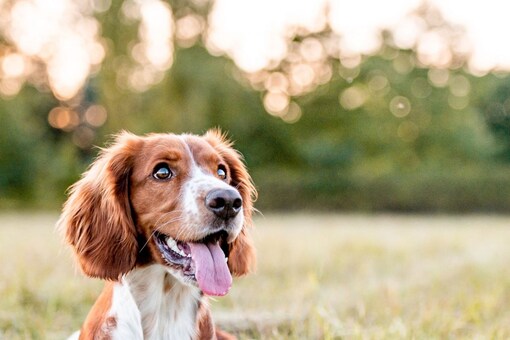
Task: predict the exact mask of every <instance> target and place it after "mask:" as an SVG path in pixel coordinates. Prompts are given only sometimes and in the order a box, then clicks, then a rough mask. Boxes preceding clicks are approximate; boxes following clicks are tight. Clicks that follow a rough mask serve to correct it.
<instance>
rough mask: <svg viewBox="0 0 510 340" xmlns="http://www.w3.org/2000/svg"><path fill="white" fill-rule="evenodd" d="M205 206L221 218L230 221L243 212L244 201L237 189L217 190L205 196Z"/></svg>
mask: <svg viewBox="0 0 510 340" xmlns="http://www.w3.org/2000/svg"><path fill="white" fill-rule="evenodd" d="M205 206H206V207H207V209H209V210H211V211H212V212H214V214H215V215H216V216H218V217H219V218H222V219H224V220H228V219H229V218H233V217H235V216H236V215H237V214H238V213H239V211H241V207H242V206H243V200H242V198H241V195H239V192H238V191H237V190H235V189H215V190H211V191H209V193H208V194H207V195H206V196H205Z"/></svg>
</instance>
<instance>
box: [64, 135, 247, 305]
mask: <svg viewBox="0 0 510 340" xmlns="http://www.w3.org/2000/svg"><path fill="white" fill-rule="evenodd" d="M254 195H255V190H254V187H253V185H252V183H251V179H250V177H249V175H248V173H247V171H246V169H245V167H244V165H243V163H242V161H241V160H240V157H239V154H238V153H237V152H236V151H234V150H233V149H232V148H231V146H230V143H228V142H227V141H226V140H225V139H224V138H223V137H222V136H221V135H220V134H219V133H217V132H215V131H212V132H208V133H207V134H205V135H204V136H200V137H199V136H193V135H179V136H177V135H172V134H153V135H149V136H147V137H137V136H134V135H131V134H122V135H120V136H119V137H118V138H117V139H116V142H115V143H114V144H113V145H112V146H111V147H110V148H108V149H105V150H103V152H102V153H101V155H100V156H99V157H98V159H97V160H96V161H95V162H94V164H93V165H92V166H91V168H90V169H89V171H87V172H86V173H85V174H84V177H83V178H82V179H81V180H80V181H79V182H77V183H76V184H75V185H74V186H73V187H72V189H71V194H70V197H69V199H68V201H67V202H66V204H65V206H64V211H63V214H62V217H61V220H60V221H59V224H60V225H61V227H62V228H63V229H65V232H66V238H67V241H68V242H69V243H70V244H71V245H72V246H73V247H74V249H75V252H76V254H77V256H78V259H79V261H80V264H81V267H82V269H83V270H84V272H85V273H87V274H88V275H90V276H97V277H102V278H108V279H117V278H118V277H119V276H120V275H122V274H124V273H127V272H128V271H130V270H131V269H133V268H134V267H135V266H140V265H147V264H153V263H158V264H160V265H162V266H165V268H166V269H167V270H168V271H169V272H170V273H171V274H172V275H174V276H175V277H176V278H177V279H179V280H181V281H182V282H183V283H186V284H191V285H198V286H199V287H200V289H201V290H202V291H203V292H204V293H206V294H208V295H224V294H226V293H227V291H228V289H229V288H230V285H231V280H232V277H231V273H232V274H234V275H242V274H245V273H247V272H248V271H249V270H250V269H251V267H252V266H253V263H254V251H253V247H252V245H251V241H250V239H249V237H248V235H247V229H246V228H247V226H248V225H249V224H250V222H251V212H252V199H253V197H254Z"/></svg>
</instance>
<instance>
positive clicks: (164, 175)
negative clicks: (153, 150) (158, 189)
mask: <svg viewBox="0 0 510 340" xmlns="http://www.w3.org/2000/svg"><path fill="white" fill-rule="evenodd" d="M152 176H153V177H154V178H155V179H169V178H171V177H172V171H171V170H170V168H169V167H168V164H166V163H159V164H158V165H156V167H155V168H154V170H152Z"/></svg>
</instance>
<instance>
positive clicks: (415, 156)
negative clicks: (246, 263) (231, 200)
mask: <svg viewBox="0 0 510 340" xmlns="http://www.w3.org/2000/svg"><path fill="white" fill-rule="evenodd" d="M508 13H510V5H509V4H508V2H507V1H501V0H484V1H482V0H470V1H462V0H388V1H378V0H356V1H343V0H299V1H298V0H257V1H250V0H189V1H185V0H171V1H163V0H123V1H122V0H118V1H112V0H0V296H1V297H2V298H1V299H0V340H3V339H9V340H10V339H63V338H65V337H66V336H68V335H70V334H71V333H72V332H73V331H74V330H76V329H78V328H79V327H80V325H81V323H82V322H83V320H84V319H85V316H86V315H87V313H88V311H89V309H90V307H91V305H92V304H93V302H94V301H95V300H96V298H97V296H98V294H99V292H100V291H101V289H102V282H101V281H100V280H94V279H90V278H85V277H83V276H82V275H80V273H79V271H78V270H75V269H73V268H75V267H73V263H72V260H71V259H72V256H71V255H70V254H69V253H68V252H66V251H63V249H64V247H63V245H62V241H61V239H60V237H59V235H57V233H55V232H54V226H55V222H56V220H57V218H58V215H59V211H60V207H61V205H62V203H63V201H64V200H65V197H66V194H65V191H66V189H67V188H68V186H69V185H70V184H72V183H73V182H75V181H76V180H77V179H78V178H79V175H80V174H81V173H82V172H83V171H84V170H85V169H86V167H87V166H88V165H89V164H90V163H91V162H92V160H93V159H94V157H95V156H96V155H97V152H98V147H102V146H104V145H105V143H107V142H108V140H109V139H110V136H111V135H112V134H115V133H117V132H119V131H120V130H123V129H125V130H129V131H132V132H134V133H137V134H145V133H149V132H175V133H180V132H193V133H197V134H200V133H203V132H205V131H207V130H208V129H209V128H213V127H220V128H221V129H223V130H224V131H226V132H227V133H228V135H229V136H230V138H231V139H232V140H234V141H235V145H236V147H237V149H239V150H240V151H241V152H242V153H243V154H244V156H245V158H246V163H247V165H248V168H249V170H250V173H251V174H252V176H253V179H254V182H255V184H256V186H257V188H258V190H259V199H258V201H257V204H256V207H257V208H258V209H259V210H260V211H261V212H262V213H263V215H262V214H257V216H256V220H255V226H256V227H255V228H254V230H253V236H254V238H255V244H256V248H257V250H258V270H257V273H256V274H255V275H250V276H248V277H246V278H243V279H237V280H236V282H235V283H234V285H233V288H232V290H231V291H230V292H229V294H228V295H227V296H226V297H223V298H221V299H218V300H217V301H212V303H211V305H212V308H213V310H214V311H213V315H214V318H215V321H216V322H217V323H219V324H220V325H221V326H222V327H223V328H224V329H226V330H228V331H230V332H233V333H234V334H236V335H237V336H238V337H239V338H240V339H253V338H263V339H339V338H342V339H351V338H352V339H410V338H418V339H447V338H456V339H509V338H510V325H509V323H508V320H510V310H509V309H508V306H509V304H510V267H509V266H508V263H510V247H508V243H509V240H510V228H508V225H510V215H507V213H508V212H510V78H509V77H508V73H509V71H510V44H508V32H510V20H508ZM402 213H404V214H402ZM465 213H469V214H466V215H464V214H465ZM253 292H257V294H254V293H253Z"/></svg>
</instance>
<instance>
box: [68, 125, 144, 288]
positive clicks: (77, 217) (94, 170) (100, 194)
mask: <svg viewBox="0 0 510 340" xmlns="http://www.w3.org/2000/svg"><path fill="white" fill-rule="evenodd" d="M140 144H141V139H140V138H138V137H136V136H134V135H131V134H128V133H122V134H121V135H119V136H118V137H117V138H116V140H115V142H114V144H113V145H112V146H111V147H109V148H107V149H104V150H102V151H101V153H100V155H99V157H98V158H97V159H96V160H95V162H94V163H93V164H92V166H91V167H90V168H89V170H88V171H87V172H85V173H84V174H83V177H82V178H81V180H79V181H78V182H76V183H75V184H74V185H73V186H72V187H71V188H70V194H69V197H68V199H67V202H66V203H65V204H64V208H63V211H62V215H61V217H60V220H59V221H58V227H59V228H60V229H61V230H62V231H63V232H64V233H65V238H66V241H67V243H69V244H70V245H71V246H72V247H73V249H74V251H75V254H76V256H77V258H78V260H79V263H80V266H81V268H82V270H83V272H84V273H85V274H87V275H89V276H91V277H99V278H102V279H110V280H117V279H118V278H119V277H120V276H121V275H122V274H124V273H127V272H129V271H130V270H131V269H132V268H133V267H134V266H135V264H136V258H137V254H138V243H137V239H136V228H135V226H134V223H133V219H132V217H131V211H130V203H129V196H128V185H129V175H130V171H131V168H132V162H133V155H134V152H135V150H136V149H138V147H139V145H140Z"/></svg>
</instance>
